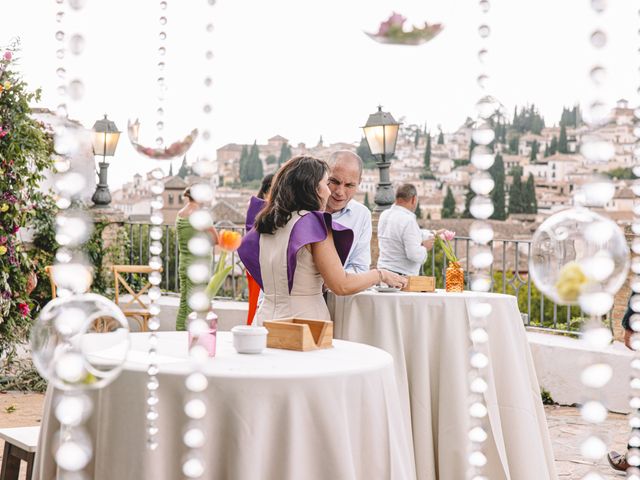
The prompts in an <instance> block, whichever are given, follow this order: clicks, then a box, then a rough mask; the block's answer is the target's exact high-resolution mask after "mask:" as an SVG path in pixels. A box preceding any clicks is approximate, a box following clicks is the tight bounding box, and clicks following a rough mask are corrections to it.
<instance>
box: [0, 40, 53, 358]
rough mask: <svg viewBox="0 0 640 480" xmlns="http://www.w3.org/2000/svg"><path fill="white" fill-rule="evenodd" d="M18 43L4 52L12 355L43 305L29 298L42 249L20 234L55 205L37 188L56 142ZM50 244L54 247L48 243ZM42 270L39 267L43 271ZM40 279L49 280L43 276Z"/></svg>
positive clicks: (2, 245)
mask: <svg viewBox="0 0 640 480" xmlns="http://www.w3.org/2000/svg"><path fill="white" fill-rule="evenodd" d="M17 47H18V45H17V42H15V43H14V44H12V45H11V46H10V47H8V48H7V49H6V51H5V52H4V53H3V54H0V356H2V355H3V354H5V353H6V354H8V355H9V356H11V353H12V352H13V347H14V345H15V344H16V343H17V342H19V341H23V340H24V339H25V338H26V334H27V332H28V330H29V326H30V325H31V320H32V315H33V314H34V313H36V312H37V311H38V308H39V305H38V303H36V302H34V301H33V299H32V298H31V297H30V293H31V290H33V287H34V275H33V273H34V272H36V271H40V272H42V269H43V268H44V265H36V264H35V260H34V259H35V258H37V252H30V253H29V255H27V252H25V247H24V245H22V243H21V241H20V237H19V233H20V229H21V228H23V227H25V226H27V225H30V224H31V221H32V219H33V217H34V215H35V213H36V210H39V209H42V208H44V207H45V206H46V205H48V204H51V202H50V200H49V197H48V196H47V195H44V194H43V193H41V192H40V191H39V190H38V185H39V183H40V181H41V180H42V178H43V176H42V172H43V171H44V170H46V169H47V168H49V167H51V166H52V160H51V155H52V153H53V142H52V139H51V138H50V136H49V135H48V134H47V132H46V130H45V128H44V126H43V125H42V124H41V123H39V122H38V121H36V120H34V119H33V118H32V116H31V109H30V106H29V104H30V103H31V102H33V101H37V100H38V99H39V97H40V91H39V90H36V91H35V92H32V91H29V90H28V88H27V85H26V83H25V82H24V81H23V80H22V78H21V77H20V76H19V74H18V73H17V72H16V71H15V69H14V61H15V51H16V50H17ZM49 248H50V247H49ZM39 269H40V270H39ZM40 283H46V282H45V281H44V276H41V277H40Z"/></svg>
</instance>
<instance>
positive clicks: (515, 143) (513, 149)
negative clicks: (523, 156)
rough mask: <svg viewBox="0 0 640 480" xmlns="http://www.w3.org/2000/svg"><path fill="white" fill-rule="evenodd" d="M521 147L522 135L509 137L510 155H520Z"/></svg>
mask: <svg viewBox="0 0 640 480" xmlns="http://www.w3.org/2000/svg"><path fill="white" fill-rule="evenodd" d="M519 147H520V135H512V136H511V137H509V153H510V154H512V155H517V154H518V149H519Z"/></svg>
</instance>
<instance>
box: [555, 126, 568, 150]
mask: <svg viewBox="0 0 640 480" xmlns="http://www.w3.org/2000/svg"><path fill="white" fill-rule="evenodd" d="M558 152H560V153H569V144H568V142H567V128H566V127H565V126H564V125H562V126H561V127H560V138H559V139H558Z"/></svg>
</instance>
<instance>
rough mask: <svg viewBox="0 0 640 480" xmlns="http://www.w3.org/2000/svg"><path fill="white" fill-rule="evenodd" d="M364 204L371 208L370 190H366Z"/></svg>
mask: <svg viewBox="0 0 640 480" xmlns="http://www.w3.org/2000/svg"><path fill="white" fill-rule="evenodd" d="M363 204H364V206H365V207H367V208H368V209H369V210H371V203H369V192H365V194H364V202H363Z"/></svg>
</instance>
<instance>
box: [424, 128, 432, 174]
mask: <svg viewBox="0 0 640 480" xmlns="http://www.w3.org/2000/svg"><path fill="white" fill-rule="evenodd" d="M423 160H424V162H423V165H424V172H425V173H431V134H429V133H428V134H427V146H426V147H425V149H424V158H423Z"/></svg>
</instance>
